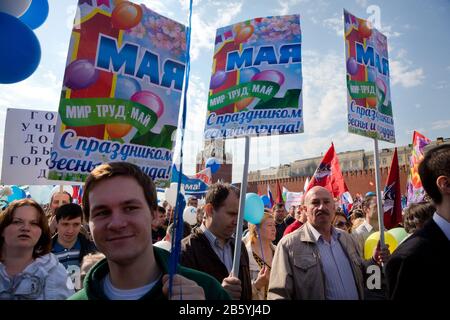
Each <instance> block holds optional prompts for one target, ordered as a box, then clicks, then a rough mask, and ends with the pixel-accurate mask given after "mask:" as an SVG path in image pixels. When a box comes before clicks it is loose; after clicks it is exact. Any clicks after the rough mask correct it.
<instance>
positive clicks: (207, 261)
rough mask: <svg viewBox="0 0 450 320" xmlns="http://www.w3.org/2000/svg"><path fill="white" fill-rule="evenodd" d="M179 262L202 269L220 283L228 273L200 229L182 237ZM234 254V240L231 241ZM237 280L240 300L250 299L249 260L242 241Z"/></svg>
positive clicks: (185, 265)
mask: <svg viewBox="0 0 450 320" xmlns="http://www.w3.org/2000/svg"><path fill="white" fill-rule="evenodd" d="M181 246H182V249H181V258H180V264H181V265H182V266H184V267H188V268H192V269H195V270H199V271H203V272H205V273H207V274H210V275H211V276H213V277H214V278H216V279H217V280H218V281H219V282H220V283H222V280H223V279H224V278H226V277H228V275H229V273H228V270H227V268H226V267H225V265H224V264H223V263H222V261H221V260H220V259H219V257H218V256H217V254H216V253H215V252H214V250H213V248H211V244H210V243H209V241H208V238H206V236H205V234H204V233H203V231H202V230H201V229H196V230H195V232H194V233H192V234H190V235H189V236H188V237H186V238H184V239H183V240H182V243H181ZM231 247H232V252H233V254H234V240H232V243H231ZM238 278H239V280H241V286H242V292H241V300H251V299H252V280H251V277H250V269H249V260H248V254H247V249H245V245H244V243H242V246H241V259H240V263H239V276H238Z"/></svg>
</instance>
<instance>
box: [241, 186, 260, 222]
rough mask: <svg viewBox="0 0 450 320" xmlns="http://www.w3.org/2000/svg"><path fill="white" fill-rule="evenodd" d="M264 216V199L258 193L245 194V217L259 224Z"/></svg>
mask: <svg viewBox="0 0 450 320" xmlns="http://www.w3.org/2000/svg"><path fill="white" fill-rule="evenodd" d="M263 217H264V203H263V201H262V200H261V198H260V197H259V196H258V195H257V194H256V193H247V194H246V195H245V208H244V219H245V220H247V221H248V222H250V223H252V224H259V223H261V220H262V218H263Z"/></svg>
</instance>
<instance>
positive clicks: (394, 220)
mask: <svg viewBox="0 0 450 320" xmlns="http://www.w3.org/2000/svg"><path fill="white" fill-rule="evenodd" d="M401 198H402V194H401V192H400V170H399V168H398V156H397V148H395V151H394V156H393V157H392V163H391V168H390V169H389V174H388V178H387V181H386V187H385V188H384V192H383V212H384V226H385V228H386V229H392V228H395V227H396V226H397V225H398V224H399V222H401V221H402V202H401Z"/></svg>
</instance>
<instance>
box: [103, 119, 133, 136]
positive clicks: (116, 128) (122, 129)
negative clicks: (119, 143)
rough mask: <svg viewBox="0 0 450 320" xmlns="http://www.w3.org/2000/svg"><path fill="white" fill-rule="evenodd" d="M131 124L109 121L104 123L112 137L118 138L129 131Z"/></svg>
mask: <svg viewBox="0 0 450 320" xmlns="http://www.w3.org/2000/svg"><path fill="white" fill-rule="evenodd" d="M131 128H132V126H131V125H130V124H126V123H110V124H107V125H106V131H107V132H108V134H109V136H110V137H111V138H112V139H119V138H122V137H124V136H126V135H127V134H128V132H130V130H131Z"/></svg>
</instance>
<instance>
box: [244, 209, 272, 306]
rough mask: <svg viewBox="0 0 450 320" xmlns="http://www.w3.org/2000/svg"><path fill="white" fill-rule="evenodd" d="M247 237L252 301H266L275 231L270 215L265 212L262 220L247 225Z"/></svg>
mask: <svg viewBox="0 0 450 320" xmlns="http://www.w3.org/2000/svg"><path fill="white" fill-rule="evenodd" d="M248 228H249V237H248V240H247V243H246V248H247V252H248V258H249V261H250V275H251V277H252V299H253V300H266V299H267V290H268V288H269V280H270V271H271V268H272V258H273V254H274V253H275V246H274V245H273V243H272V241H273V240H275V236H276V229H275V219H274V217H273V215H272V214H270V213H267V212H265V213H264V216H263V217H262V220H261V221H260V222H258V223H256V224H254V223H249V224H248Z"/></svg>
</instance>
